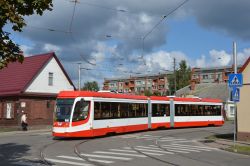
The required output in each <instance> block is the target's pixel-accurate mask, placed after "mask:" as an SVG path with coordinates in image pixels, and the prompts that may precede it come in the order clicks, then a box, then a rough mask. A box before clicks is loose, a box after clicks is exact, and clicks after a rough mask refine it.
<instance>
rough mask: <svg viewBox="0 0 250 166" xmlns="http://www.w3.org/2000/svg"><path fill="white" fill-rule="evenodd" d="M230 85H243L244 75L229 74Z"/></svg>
mask: <svg viewBox="0 0 250 166" xmlns="http://www.w3.org/2000/svg"><path fill="white" fill-rule="evenodd" d="M228 77H229V78H228V86H229V87H242V84H243V77H242V74H241V73H239V74H229V76H228Z"/></svg>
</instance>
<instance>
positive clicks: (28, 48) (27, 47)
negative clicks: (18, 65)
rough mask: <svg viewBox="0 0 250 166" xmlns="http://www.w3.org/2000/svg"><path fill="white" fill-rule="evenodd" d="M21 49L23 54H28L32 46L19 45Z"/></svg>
mask: <svg viewBox="0 0 250 166" xmlns="http://www.w3.org/2000/svg"><path fill="white" fill-rule="evenodd" d="M20 48H21V50H22V51H23V54H24V56H30V55H31V54H30V51H32V49H33V47H31V46H27V45H20Z"/></svg>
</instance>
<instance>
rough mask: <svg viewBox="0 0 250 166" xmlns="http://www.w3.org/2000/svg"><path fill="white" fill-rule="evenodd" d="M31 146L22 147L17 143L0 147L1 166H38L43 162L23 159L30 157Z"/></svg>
mask: <svg viewBox="0 0 250 166" xmlns="http://www.w3.org/2000/svg"><path fill="white" fill-rule="evenodd" d="M29 150H30V146H28V145H20V144H15V143H7V144H1V145H0V165H4V166H12V165H13V166H14V165H15V166H21V165H22V166H23V165H38V164H40V165H41V164H42V162H41V161H39V160H37V161H34V160H28V159H23V157H25V156H27V155H28V151H29Z"/></svg>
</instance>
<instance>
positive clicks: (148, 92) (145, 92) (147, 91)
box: [144, 89, 153, 96]
mask: <svg viewBox="0 0 250 166" xmlns="http://www.w3.org/2000/svg"><path fill="white" fill-rule="evenodd" d="M152 95H153V94H152V92H151V91H150V90H148V89H146V90H145V91H144V96H152Z"/></svg>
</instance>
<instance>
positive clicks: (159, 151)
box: [135, 148, 174, 154]
mask: <svg viewBox="0 0 250 166" xmlns="http://www.w3.org/2000/svg"><path fill="white" fill-rule="evenodd" d="M135 149H136V150H140V151H141V152H144V151H146V152H156V153H164V154H174V153H172V152H166V151H162V150H153V149H145V148H135Z"/></svg>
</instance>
